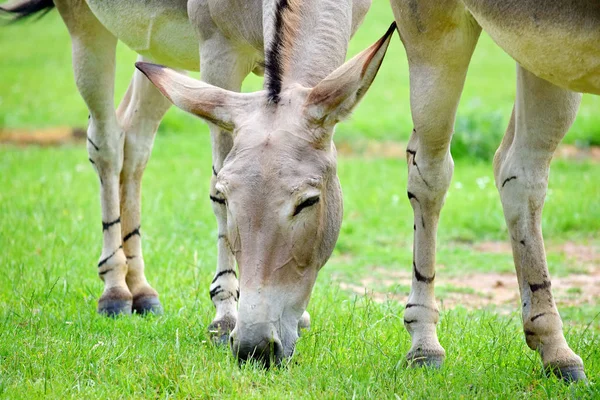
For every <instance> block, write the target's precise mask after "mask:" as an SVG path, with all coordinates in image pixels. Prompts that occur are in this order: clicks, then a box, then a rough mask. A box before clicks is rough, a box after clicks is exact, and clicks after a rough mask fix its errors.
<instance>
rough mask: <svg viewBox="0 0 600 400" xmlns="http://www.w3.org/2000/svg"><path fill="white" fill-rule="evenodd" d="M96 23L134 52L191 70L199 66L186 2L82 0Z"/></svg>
mask: <svg viewBox="0 0 600 400" xmlns="http://www.w3.org/2000/svg"><path fill="white" fill-rule="evenodd" d="M86 1H87V3H88V5H89V6H90V9H91V10H92V11H93V12H94V15H96V17H97V18H98V20H99V21H100V22H101V23H102V24H103V25H104V26H105V27H106V28H107V29H108V30H109V31H110V32H111V33H112V34H113V35H115V36H116V37H117V38H118V39H119V40H121V41H122V42H123V43H125V44H126V45H127V46H128V47H129V48H130V49H132V50H133V51H135V52H136V53H138V54H140V55H142V56H144V57H147V58H149V59H151V60H152V61H154V62H156V63H160V64H164V65H167V66H170V67H172V68H179V69H185V70H191V71H197V70H198V69H199V67H200V57H199V50H198V39H197V37H196V34H195V32H194V29H193V28H192V26H191V24H190V22H189V20H188V16H187V8H186V7H187V6H186V4H187V0H145V1H139V0H120V1H106V0H86Z"/></svg>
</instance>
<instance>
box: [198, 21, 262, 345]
mask: <svg viewBox="0 0 600 400" xmlns="http://www.w3.org/2000/svg"><path fill="white" fill-rule="evenodd" d="M252 69H253V63H252V62H248V61H247V60H244V59H242V58H241V57H240V56H239V55H238V54H237V53H236V51H235V49H234V48H233V47H232V46H231V45H230V44H229V43H228V41H227V39H225V38H224V37H222V36H221V35H220V34H218V33H215V34H214V35H212V36H211V37H210V38H208V39H206V40H204V41H203V42H202V44H201V46H200V71H201V76H202V80H203V81H205V82H207V83H210V84H211V85H215V86H219V87H222V88H224V89H228V90H232V91H240V89H241V87H242V81H243V80H244V78H245V77H246V76H247V75H248V74H249V73H250V72H251V71H252ZM209 127H210V136H211V141H212V159H213V165H212V172H213V175H212V178H211V182H210V200H211V201H212V206H213V211H214V213H215V217H216V219H217V229H218V235H217V270H216V271H215V275H214V277H213V280H212V282H211V284H210V297H211V300H212V302H213V304H214V306H215V309H216V314H215V317H214V319H213V321H212V322H211V324H210V325H209V326H208V331H209V333H210V335H211V336H212V338H213V340H214V341H216V342H218V343H220V344H226V343H228V339H229V333H230V332H231V331H232V330H233V328H234V327H235V324H236V321H237V301H238V298H239V296H240V291H239V286H238V280H237V273H236V269H235V259H234V257H233V253H232V249H231V245H232V243H230V241H229V238H228V235H227V207H226V204H225V201H224V200H223V198H222V196H221V195H220V194H219V193H217V190H216V189H215V184H216V182H217V174H218V173H219V171H220V170H221V167H222V166H223V161H225V157H227V154H229V151H230V150H231V147H232V146H233V136H232V133H231V132H228V131H226V130H223V129H221V128H219V127H218V126H217V125H214V124H209Z"/></svg>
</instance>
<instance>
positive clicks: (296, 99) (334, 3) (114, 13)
mask: <svg viewBox="0 0 600 400" xmlns="http://www.w3.org/2000/svg"><path fill="white" fill-rule="evenodd" d="M54 5H56V7H57V8H58V11H59V13H60V15H61V17H62V19H63V20H64V23H65V24H66V26H67V28H68V30H69V33H70V36H71V39H72V44H73V68H74V72H75V80H76V84H77V87H78V89H79V91H80V93H81V96H82V97H83V99H84V101H85V102H86V104H87V106H88V108H89V111H90V119H89V127H88V137H87V150H88V154H89V160H90V162H91V163H92V164H93V166H94V168H95V170H96V171H97V173H98V176H99V178H100V197H101V205H102V231H103V247H102V254H101V256H100V261H99V263H98V274H99V276H100V278H101V279H102V280H103V281H104V292H103V294H102V296H101V297H100V299H99V301H98V311H99V312H100V313H103V314H109V315H115V314H129V313H131V312H132V311H135V312H137V313H146V312H160V311H161V309H162V307H161V304H160V302H159V300H158V294H157V292H156V291H155V290H154V289H153V288H152V287H151V286H150V284H149V283H148V281H147V279H146V277H145V274H144V261H143V257H142V247H141V230H140V220H141V213H140V188H141V179H142V174H143V171H144V169H145V166H146V163H147V161H148V158H149V156H150V152H151V149H152V145H153V140H154V136H155V132H156V129H157V127H158V124H159V122H160V120H161V118H162V117H163V115H164V113H165V112H166V111H167V109H168V108H169V106H170V104H171V103H173V104H175V105H176V106H178V107H180V108H181V109H183V110H185V111H188V112H190V113H192V114H194V115H197V116H199V117H201V118H203V119H204V120H206V121H207V122H208V123H209V126H210V133H211V138H212V154H213V175H214V176H213V177H212V181H211V189H210V199H211V200H212V204H213V209H214V213H215V215H216V218H217V224H218V238H217V243H218V244H217V249H218V261H217V269H216V273H215V275H214V279H213V281H212V283H211V286H210V296H211V298H212V301H213V303H214V306H215V308H216V316H215V318H214V320H213V322H212V323H211V325H210V326H209V330H210V331H212V333H213V334H214V335H215V337H216V338H217V339H226V338H227V337H229V338H230V345H231V350H232V351H233V353H234V354H235V355H236V356H237V357H238V359H239V360H246V359H249V358H254V359H258V360H260V361H262V362H264V363H265V364H267V365H268V364H269V363H270V362H272V361H274V362H280V361H281V360H282V359H283V358H284V357H288V356H290V355H291V354H292V353H293V350H294V346H295V342H296V340H297V338H298V330H299V327H303V326H308V324H309V323H310V319H309V316H308V314H307V313H306V312H305V310H306V307H307V303H308V301H309V298H310V294H311V292H312V288H313V285H314V283H315V279H316V276H317V273H318V271H319V269H320V268H321V267H322V266H323V265H324V264H325V262H326V261H327V259H328V258H329V256H330V255H331V252H332V250H333V247H334V245H335V242H336V240H337V236H338V233H339V229H340V225H341V218H342V193H341V189H340V185H339V181H338V178H337V175H336V150H335V146H334V143H333V141H332V137H333V132H334V128H335V125H336V124H337V123H338V122H339V121H340V120H342V119H343V118H344V117H346V116H347V115H348V114H349V113H350V112H351V110H352V109H353V108H354V106H355V105H356V104H357V103H358V102H359V101H360V100H361V98H362V97H363V96H364V94H365V92H366V90H367V89H368V88H369V86H370V85H371V83H372V81H373V79H374V78H375V75H376V74H377V71H378V69H379V66H380V65H381V62H382V60H383V57H384V55H385V52H386V50H387V47H388V45H389V42H390V39H391V36H392V33H393V31H394V30H395V25H394V24H393V25H392V26H391V27H390V28H389V29H388V31H387V32H386V33H385V35H384V36H383V37H382V38H381V39H380V40H379V41H377V42H376V43H375V44H374V45H372V46H371V47H369V48H368V49H366V50H365V51H363V52H362V53H360V54H359V55H357V56H356V57H354V58H353V59H351V60H350V61H348V62H346V63H344V59H345V57H346V51H347V48H348V41H349V40H350V38H351V36H352V35H353V34H354V32H355V31H356V29H357V28H358V26H359V25H360V23H361V22H362V20H363V18H364V16H365V14H366V12H367V10H368V9H369V7H370V0H303V1H299V0H277V1H275V0H264V1H263V0H247V1H234V0H208V1H207V0H189V1H187V0H150V1H144V2H139V1H134V0H129V1H119V2H106V1H101V0H86V1H83V0H54V3H53V2H52V0H27V1H23V2H21V3H18V4H16V5H13V6H11V7H6V8H4V11H7V12H10V13H13V14H14V15H16V16H17V17H18V18H19V17H21V18H22V17H26V16H28V15H32V14H34V13H36V12H41V11H48V10H49V9H50V8H51V7H53V6H54ZM117 40H122V41H123V42H125V43H126V44H127V45H128V46H129V47H130V48H132V49H133V50H135V51H136V52H137V53H138V54H140V56H139V61H138V62H137V63H136V66H137V68H138V69H139V70H138V71H136V72H135V73H134V76H133V79H132V81H131V84H130V86H129V89H128V90H127V92H126V94H125V97H124V99H123V101H122V102H121V104H120V105H119V107H118V108H117V109H116V111H115V108H114V105H113V86H114V70H115V47H116V44H117ZM149 60H151V61H155V62H161V63H164V64H168V65H170V66H171V67H173V68H177V69H180V70H198V67H200V70H201V73H202V78H203V80H204V81H203V82H201V81H198V80H196V79H192V78H190V77H187V76H186V75H184V74H182V73H179V72H176V71H174V70H171V69H168V68H166V67H163V66H159V65H155V64H151V63H148V62H147V61H149ZM253 71H254V72H256V73H259V74H260V73H262V72H264V74H265V89H264V90H262V91H259V92H256V93H248V94H241V93H237V92H239V90H240V87H241V84H242V81H243V79H244V78H245V77H246V76H247V75H248V74H249V73H250V72H253ZM144 75H145V76H144ZM146 77H148V78H149V79H146ZM155 86H156V88H155ZM157 88H158V90H157ZM163 95H164V96H163ZM236 261H237V265H238V269H239V273H240V276H239V287H238V280H237V274H236V271H235V269H234V268H235V265H234V264H235V262H236ZM238 302H239V307H238V304H237V303H238ZM230 333H231V334H230ZM229 334H230V336H229Z"/></svg>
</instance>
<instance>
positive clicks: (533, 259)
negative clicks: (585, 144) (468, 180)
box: [494, 66, 586, 382]
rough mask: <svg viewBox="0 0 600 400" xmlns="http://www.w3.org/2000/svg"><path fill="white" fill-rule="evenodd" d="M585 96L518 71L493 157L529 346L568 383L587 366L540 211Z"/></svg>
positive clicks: (581, 373) (581, 376)
mask: <svg viewBox="0 0 600 400" xmlns="http://www.w3.org/2000/svg"><path fill="white" fill-rule="evenodd" d="M580 100H581V95H580V94H578V93H573V92H570V91H567V90H564V89H561V88H558V87H556V86H554V85H552V84H551V83H548V82H547V81H544V80H542V79H540V78H538V77H536V76H535V75H533V74H531V73H530V72H528V71H527V70H525V69H523V68H522V67H520V66H518V67H517V99H516V103H515V108H514V111H513V117H512V118H511V126H509V128H508V131H507V135H506V136H505V138H504V140H503V141H502V144H501V145H500V148H499V149H498V152H497V153H496V157H495V158H494V175H495V180H496V186H497V188H498V191H499V192H500V197H501V199H502V206H503V208H504V216H505V219H506V223H507V225H508V230H509V232H510V235H511V244H512V248H513V257H514V262H515V267H516V271H517V278H518V281H519V289H520V292H521V300H522V302H523V313H522V315H523V330H524V332H525V339H526V341H527V345H528V346H529V347H530V348H531V349H534V350H537V351H538V352H539V353H540V355H541V357H542V361H543V364H544V367H545V368H546V370H547V371H552V372H554V373H555V374H556V375H558V376H559V377H562V378H563V379H564V380H566V381H569V382H570V381H576V380H585V379H586V377H585V373H584V370H583V362H582V360H581V358H580V357H579V356H578V355H576V354H575V353H574V352H573V351H572V350H571V349H570V348H569V345H568V344H567V342H566V340H565V337H564V335H563V331H562V320H561V318H560V315H559V314H558V310H557V308H556V304H555V302H554V298H553V297H552V292H551V290H550V276H549V273H548V266H547V264H546V254H545V250H544V241H543V238H542V226H541V217H542V208H543V206H544V198H545V196H546V189H547V187H548V173H549V168H550V161H551V159H552V155H553V153H554V151H555V150H556V147H557V146H558V143H559V142H560V140H561V139H562V138H563V136H564V135H565V133H566V132H567V130H568V129H569V127H570V126H571V124H572V123H573V120H574V119H575V115H576V113H577V109H578V107H579V103H580Z"/></svg>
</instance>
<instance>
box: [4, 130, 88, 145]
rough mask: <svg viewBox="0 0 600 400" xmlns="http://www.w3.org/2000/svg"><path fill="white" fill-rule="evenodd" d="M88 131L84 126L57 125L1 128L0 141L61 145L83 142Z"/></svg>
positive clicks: (13, 143) (20, 143)
mask: <svg viewBox="0 0 600 400" xmlns="http://www.w3.org/2000/svg"><path fill="white" fill-rule="evenodd" d="M85 138H86V131H85V129H83V128H71V127H56V128H47V129H39V130H34V131H28V130H24V129H10V130H5V129H0V143H7V144H12V145H16V146H44V147H45V146H60V145H64V144H68V143H83V142H84V141H85Z"/></svg>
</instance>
